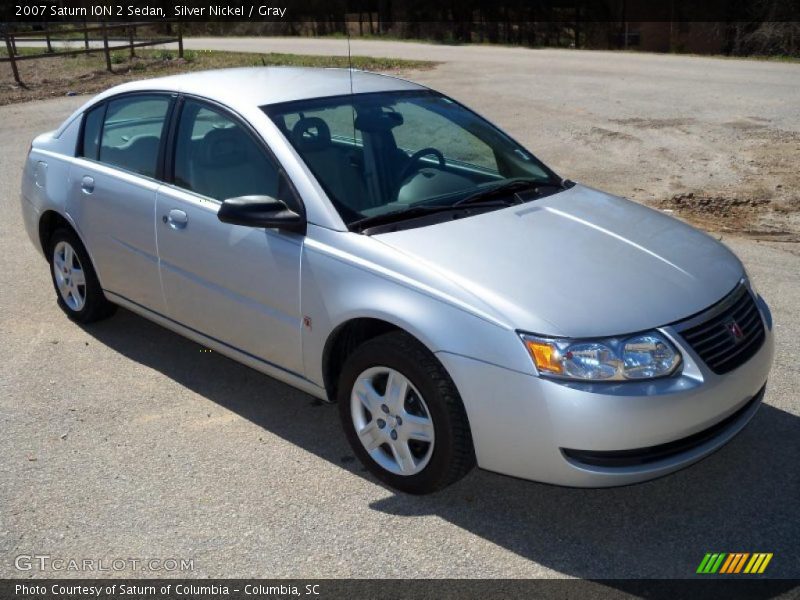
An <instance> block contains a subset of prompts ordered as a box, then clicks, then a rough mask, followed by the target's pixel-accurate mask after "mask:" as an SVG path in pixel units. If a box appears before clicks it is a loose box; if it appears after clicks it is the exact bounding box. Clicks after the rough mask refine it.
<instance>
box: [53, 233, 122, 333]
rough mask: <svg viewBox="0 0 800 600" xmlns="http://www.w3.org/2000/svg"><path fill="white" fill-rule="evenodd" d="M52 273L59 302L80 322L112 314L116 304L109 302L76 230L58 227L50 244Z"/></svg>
mask: <svg viewBox="0 0 800 600" xmlns="http://www.w3.org/2000/svg"><path fill="white" fill-rule="evenodd" d="M48 247H49V252H48V258H49V260H50V275H51V276H52V280H53V287H55V290H56V297H57V298H58V305H59V306H60V307H61V310H63V311H64V312H65V313H66V314H67V316H68V317H69V318H70V319H72V320H74V321H77V322H78V323H91V322H92V321H99V320H100V319H104V318H106V317H109V316H111V315H112V314H113V313H114V311H115V310H116V306H115V305H114V304H112V303H111V302H109V301H108V300H107V299H106V297H105V295H104V294H103V290H102V288H101V287H100V282H99V281H98V280H97V274H96V273H95V272H94V268H93V267H92V263H91V261H90V260H89V255H88V253H87V252H86V249H85V248H84V247H83V244H82V243H81V241H80V239H79V238H78V236H77V235H75V232H74V231H72V230H70V229H57V230H56V231H55V232H53V235H52V236H50V243H49V244H48Z"/></svg>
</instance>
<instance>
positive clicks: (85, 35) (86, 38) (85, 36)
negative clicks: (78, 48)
mask: <svg viewBox="0 0 800 600" xmlns="http://www.w3.org/2000/svg"><path fill="white" fill-rule="evenodd" d="M88 27H89V22H88V20H87V19H86V17H83V45H84V47H85V48H86V49H87V50H88V49H89V32H88V31H87V28H88Z"/></svg>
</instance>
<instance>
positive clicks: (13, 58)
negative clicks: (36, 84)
mask: <svg viewBox="0 0 800 600" xmlns="http://www.w3.org/2000/svg"><path fill="white" fill-rule="evenodd" d="M3 37H4V38H5V39H6V50H7V51H8V59H9V60H10V61H11V72H12V73H14V81H16V82H17V83H18V84H20V85H22V86H23V87H24V84H23V83H22V80H21V79H20V78H19V71H18V70H17V58H16V56H15V55H14V49H13V48H12V47H11V36H9V35H8V34H3Z"/></svg>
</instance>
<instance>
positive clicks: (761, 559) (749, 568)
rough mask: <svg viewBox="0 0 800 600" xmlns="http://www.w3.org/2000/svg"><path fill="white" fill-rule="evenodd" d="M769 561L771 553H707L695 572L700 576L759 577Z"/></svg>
mask: <svg viewBox="0 0 800 600" xmlns="http://www.w3.org/2000/svg"><path fill="white" fill-rule="evenodd" d="M771 560H772V552H755V553H752V554H751V553H750V552H730V553H729V552H708V553H706V555H705V556H704V557H703V560H702V561H700V566H699V567H697V571H696V572H697V573H699V574H701V575H713V574H717V573H719V574H720V575H736V574H739V573H746V574H750V575H760V574H761V573H763V572H764V571H765V570H766V568H767V565H768V564H769V561H771Z"/></svg>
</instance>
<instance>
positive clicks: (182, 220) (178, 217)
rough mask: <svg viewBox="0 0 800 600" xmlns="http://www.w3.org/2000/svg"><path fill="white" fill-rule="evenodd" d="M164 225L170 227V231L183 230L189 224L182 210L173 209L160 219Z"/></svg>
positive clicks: (187, 217)
mask: <svg viewBox="0 0 800 600" xmlns="http://www.w3.org/2000/svg"><path fill="white" fill-rule="evenodd" d="M162 220H163V221H164V223H166V224H167V225H169V226H170V227H172V229H184V228H185V227H186V225H187V224H188V223H189V216H188V215H187V214H186V213H185V212H183V211H182V210H178V209H177V208H173V209H172V210H171V211H169V213H167V214H166V215H164V216H163V217H162Z"/></svg>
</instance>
